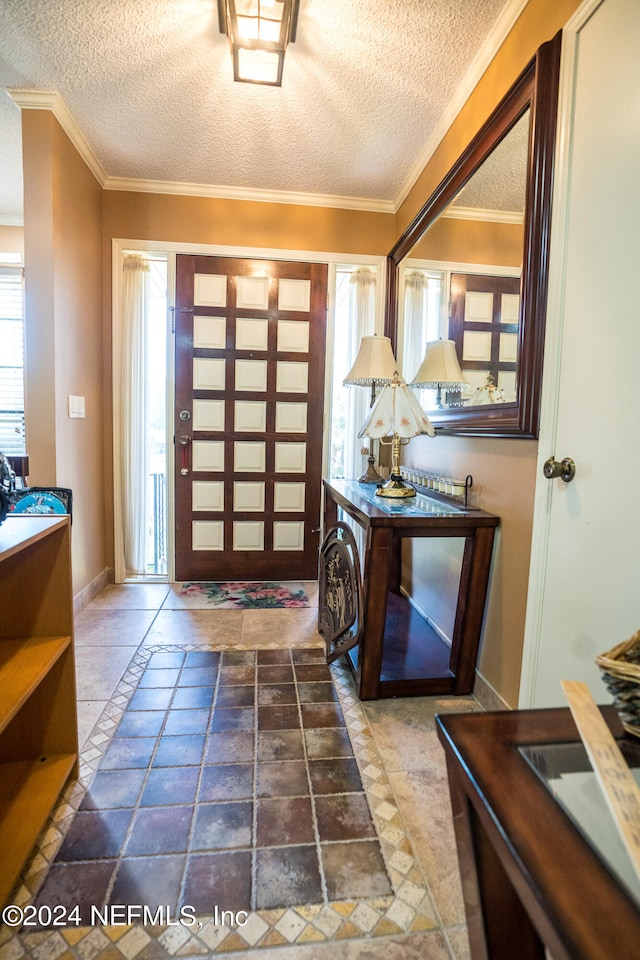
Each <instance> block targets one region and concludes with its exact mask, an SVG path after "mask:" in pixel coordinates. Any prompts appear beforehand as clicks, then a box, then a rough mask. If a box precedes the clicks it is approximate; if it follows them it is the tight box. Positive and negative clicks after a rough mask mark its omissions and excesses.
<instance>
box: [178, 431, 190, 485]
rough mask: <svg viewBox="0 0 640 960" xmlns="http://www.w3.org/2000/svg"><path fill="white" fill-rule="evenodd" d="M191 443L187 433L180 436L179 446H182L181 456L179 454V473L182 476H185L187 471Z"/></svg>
mask: <svg viewBox="0 0 640 960" xmlns="http://www.w3.org/2000/svg"><path fill="white" fill-rule="evenodd" d="M190 444H191V437H190V436H189V435H188V434H186V433H185V434H183V435H182V436H181V437H180V446H181V447H182V456H181V461H182V464H181V469H180V474H181V475H182V476H183V477H186V476H187V475H188V473H189V446H190Z"/></svg>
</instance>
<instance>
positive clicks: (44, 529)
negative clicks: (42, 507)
mask: <svg viewBox="0 0 640 960" xmlns="http://www.w3.org/2000/svg"><path fill="white" fill-rule="evenodd" d="M68 523H69V517H68V516H64V517H39V516H34V515H33V514H29V513H24V514H9V516H8V517H7V518H6V520H5V521H4V523H3V524H2V525H1V526H0V561H2V560H8V559H9V557H12V556H13V555H14V554H17V553H19V552H20V551H21V550H23V549H24V548H25V547H29V546H32V545H33V544H35V543H37V542H38V541H39V540H43V539H45V538H46V537H47V536H49V534H50V533H51V532H52V531H54V530H56V529H60V530H61V529H63V528H64V527H65V526H66V524H68Z"/></svg>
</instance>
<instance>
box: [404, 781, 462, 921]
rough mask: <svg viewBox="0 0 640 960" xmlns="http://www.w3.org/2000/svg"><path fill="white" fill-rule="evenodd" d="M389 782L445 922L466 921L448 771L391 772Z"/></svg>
mask: <svg viewBox="0 0 640 960" xmlns="http://www.w3.org/2000/svg"><path fill="white" fill-rule="evenodd" d="M389 782H390V783H391V787H392V789H393V792H394V795H395V798H396V801H397V803H398V807H399V809H400V813H401V815H402V818H403V820H404V822H405V824H406V826H407V830H408V832H409V835H410V837H411V841H412V845H413V849H414V852H415V854H416V856H417V857H418V860H419V861H420V864H421V866H422V869H423V871H424V874H425V876H426V878H427V882H428V884H429V888H430V890H431V895H432V897H433V900H434V902H435V905H436V908H437V910H438V913H439V914H440V917H441V919H442V922H443V924H444V925H445V926H455V925H456V924H461V923H464V920H465V915H464V907H463V901H462V888H461V886H460V874H459V870H458V857H457V851H456V845H455V837H454V833H453V821H452V817H451V805H450V803H449V789H448V782H447V778H446V774H445V773H444V772H442V773H438V772H437V771H435V770H426V769H425V770H410V771H398V772H392V773H390V774H389Z"/></svg>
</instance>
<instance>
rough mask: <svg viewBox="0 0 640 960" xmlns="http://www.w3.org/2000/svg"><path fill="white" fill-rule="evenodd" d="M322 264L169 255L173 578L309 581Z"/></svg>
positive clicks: (317, 476)
mask: <svg viewBox="0 0 640 960" xmlns="http://www.w3.org/2000/svg"><path fill="white" fill-rule="evenodd" d="M326 313H327V267H326V265H325V264H314V263H290V262H286V261H277V260H273V261H272V260H249V259H237V258H231V257H201V256H178V257H177V276H176V371H175V382H176V396H175V444H176V457H175V462H176V476H175V525H176V536H175V544H176V564H175V569H176V574H175V575H176V580H229V579H233V580H263V579H270V580H271V579H272V580H276V579H285V580H286V579H289V580H290V579H315V578H316V576H317V557H318V540H319V534H318V528H319V526H320V523H319V520H320V493H321V472H322V428H323V410H324V357H325V326H326Z"/></svg>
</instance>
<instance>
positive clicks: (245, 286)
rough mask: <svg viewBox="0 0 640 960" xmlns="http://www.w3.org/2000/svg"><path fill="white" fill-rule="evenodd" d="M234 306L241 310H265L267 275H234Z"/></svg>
mask: <svg viewBox="0 0 640 960" xmlns="http://www.w3.org/2000/svg"><path fill="white" fill-rule="evenodd" d="M236 307H238V308H239V309H241V310H267V309H268V308H269V277H236Z"/></svg>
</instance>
